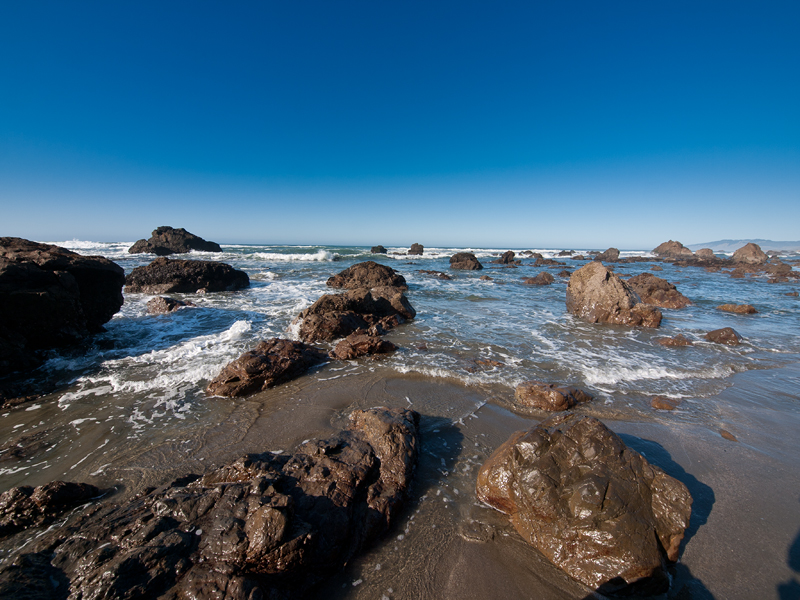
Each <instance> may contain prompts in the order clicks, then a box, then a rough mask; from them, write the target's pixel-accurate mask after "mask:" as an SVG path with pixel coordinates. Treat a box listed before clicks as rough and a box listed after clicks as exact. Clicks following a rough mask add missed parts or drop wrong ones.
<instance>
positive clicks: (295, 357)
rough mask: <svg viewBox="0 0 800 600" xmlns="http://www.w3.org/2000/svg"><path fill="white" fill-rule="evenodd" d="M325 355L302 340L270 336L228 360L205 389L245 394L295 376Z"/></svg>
mask: <svg viewBox="0 0 800 600" xmlns="http://www.w3.org/2000/svg"><path fill="white" fill-rule="evenodd" d="M325 358H326V356H325V353H324V352H322V351H321V350H318V349H317V348H313V347H311V346H307V345H305V344H303V343H302V342H293V341H291V340H285V339H281V338H272V339H270V340H267V341H265V342H260V343H259V344H258V346H256V347H255V348H254V349H253V350H248V351H247V352H245V353H244V354H242V355H241V356H240V357H239V358H237V359H236V360H234V361H233V362H231V363H229V364H228V365H227V366H226V367H225V368H224V369H222V371H221V372H220V374H219V375H217V376H216V377H215V378H214V380H213V381H212V382H211V383H209V384H208V386H207V387H206V391H207V392H208V393H209V394H213V395H215V396H230V397H236V396H249V395H250V394H255V393H256V392H260V391H262V390H266V389H267V388H271V387H273V386H276V385H278V384H280V383H285V382H287V381H290V380H292V379H295V378H296V377H299V376H300V375H302V374H303V373H305V372H306V371H308V369H310V368H311V367H313V366H314V365H317V364H319V363H321V362H323V361H324V360H325Z"/></svg>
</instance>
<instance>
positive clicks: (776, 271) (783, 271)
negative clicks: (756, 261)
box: [765, 259, 793, 277]
mask: <svg viewBox="0 0 800 600" xmlns="http://www.w3.org/2000/svg"><path fill="white" fill-rule="evenodd" d="M773 260H774V259H773ZM765 270H766V272H767V273H769V274H770V275H776V276H778V277H785V276H787V275H789V274H791V273H792V271H793V269H792V265H787V264H786V263H785V262H781V261H777V262H770V263H769V264H768V265H767V266H766V268H765Z"/></svg>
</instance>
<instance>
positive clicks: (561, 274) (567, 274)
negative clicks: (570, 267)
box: [558, 269, 572, 277]
mask: <svg viewBox="0 0 800 600" xmlns="http://www.w3.org/2000/svg"><path fill="white" fill-rule="evenodd" d="M571 275H572V273H571V272H570V271H567V270H566V269H564V270H563V271H559V272H558V276H559V277H570V276H571Z"/></svg>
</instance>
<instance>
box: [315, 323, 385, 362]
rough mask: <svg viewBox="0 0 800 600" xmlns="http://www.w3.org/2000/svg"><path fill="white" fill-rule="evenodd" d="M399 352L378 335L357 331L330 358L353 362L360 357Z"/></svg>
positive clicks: (338, 345) (342, 342)
mask: <svg viewBox="0 0 800 600" xmlns="http://www.w3.org/2000/svg"><path fill="white" fill-rule="evenodd" d="M395 350H397V346H395V345H394V344H393V343H392V342H387V341H386V340H384V339H381V337H380V336H378V335H371V334H369V333H367V332H364V331H363V330H362V331H356V332H354V333H351V334H350V335H348V336H347V337H346V338H344V339H343V340H342V341H340V342H339V343H338V344H336V347H335V348H334V349H333V350H331V352H330V357H331V358H333V359H336V360H353V359H354V358H358V357H360V356H374V355H376V354H391V353H392V352H394V351H395Z"/></svg>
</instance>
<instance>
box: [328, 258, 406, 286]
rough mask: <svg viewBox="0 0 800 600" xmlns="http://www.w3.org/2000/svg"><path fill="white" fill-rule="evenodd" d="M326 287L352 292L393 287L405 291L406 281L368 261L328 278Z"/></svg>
mask: <svg viewBox="0 0 800 600" xmlns="http://www.w3.org/2000/svg"><path fill="white" fill-rule="evenodd" d="M326 285H327V286H328V287H332V288H342V289H346V290H354V289H357V288H375V287H394V288H398V289H402V290H407V289H408V285H406V279H405V277H403V276H402V275H400V274H398V273H397V271H395V270H394V269H392V268H391V267H387V266H386V265H381V264H378V263H376V262H375V261H372V260H368V261H366V262H360V263H356V264H354V265H353V266H352V267H348V268H347V269H345V270H344V271H342V272H341V273H338V274H336V275H334V276H333V277H330V278H329V279H328V281H327V282H326Z"/></svg>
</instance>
